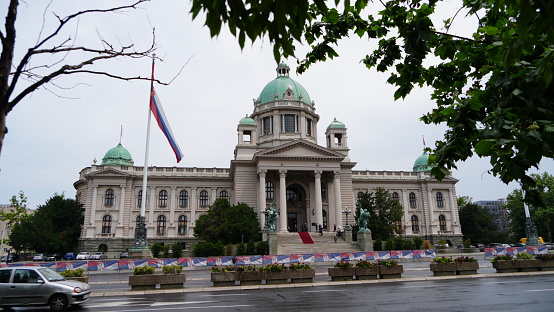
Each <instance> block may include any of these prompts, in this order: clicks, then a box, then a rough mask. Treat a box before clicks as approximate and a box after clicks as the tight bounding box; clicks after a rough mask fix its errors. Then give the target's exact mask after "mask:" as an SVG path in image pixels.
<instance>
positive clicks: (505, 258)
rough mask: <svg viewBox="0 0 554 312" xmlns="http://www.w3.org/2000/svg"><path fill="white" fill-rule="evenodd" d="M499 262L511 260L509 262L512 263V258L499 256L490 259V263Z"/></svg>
mask: <svg viewBox="0 0 554 312" xmlns="http://www.w3.org/2000/svg"><path fill="white" fill-rule="evenodd" d="M500 260H511V261H514V257H512V256H510V255H499V256H494V258H492V259H491V262H493V263H494V262H496V261H500Z"/></svg>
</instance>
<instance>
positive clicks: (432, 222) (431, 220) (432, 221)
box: [421, 189, 438, 235]
mask: <svg viewBox="0 0 554 312" xmlns="http://www.w3.org/2000/svg"><path fill="white" fill-rule="evenodd" d="M427 200H428V201H429V202H428V205H427V207H429V225H428V228H429V230H428V231H427V233H428V234H429V235H433V234H438V232H435V231H433V227H434V226H435V213H434V211H433V204H434V203H433V196H432V194H431V190H430V189H427ZM421 205H422V207H425V206H423V203H421Z"/></svg>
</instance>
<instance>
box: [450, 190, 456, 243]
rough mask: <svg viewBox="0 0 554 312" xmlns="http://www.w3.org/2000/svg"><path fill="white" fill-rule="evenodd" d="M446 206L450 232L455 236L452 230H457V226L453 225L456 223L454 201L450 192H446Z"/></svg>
mask: <svg viewBox="0 0 554 312" xmlns="http://www.w3.org/2000/svg"><path fill="white" fill-rule="evenodd" d="M448 205H450V218H451V220H450V229H451V230H452V234H456V233H455V232H454V228H458V225H457V224H456V225H455V224H454V222H456V221H457V220H456V209H455V207H454V200H453V196H452V192H451V191H450V190H448Z"/></svg>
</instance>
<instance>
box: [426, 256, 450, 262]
mask: <svg viewBox="0 0 554 312" xmlns="http://www.w3.org/2000/svg"><path fill="white" fill-rule="evenodd" d="M431 262H433V263H451V262H454V260H453V259H452V258H446V257H435V258H434V259H433V260H432V261H431Z"/></svg>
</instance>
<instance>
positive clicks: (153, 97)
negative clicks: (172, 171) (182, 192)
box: [150, 86, 183, 162]
mask: <svg viewBox="0 0 554 312" xmlns="http://www.w3.org/2000/svg"><path fill="white" fill-rule="evenodd" d="M150 110H151V111H152V114H153V115H154V118H156V121H157V122H158V126H160V129H162V132H163V133H164V134H165V137H166V138H167V141H168V142H169V145H171V148H172V149H173V152H174V153H175V157H177V162H180V161H181V159H183V153H182V152H181V148H180V147H179V145H178V144H177V141H175V137H174V136H173V133H172V132H171V128H170V127H169V122H168V120H167V117H165V113H164V109H163V108H162V103H161V102H160V99H158V95H157V94H156V90H155V89H154V86H152V92H151V94H150Z"/></svg>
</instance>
